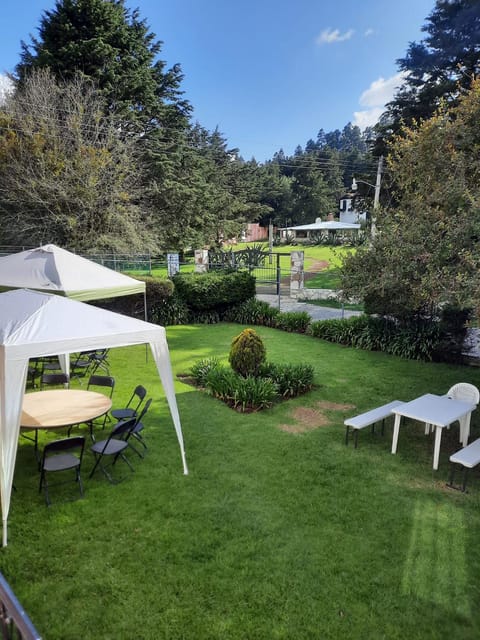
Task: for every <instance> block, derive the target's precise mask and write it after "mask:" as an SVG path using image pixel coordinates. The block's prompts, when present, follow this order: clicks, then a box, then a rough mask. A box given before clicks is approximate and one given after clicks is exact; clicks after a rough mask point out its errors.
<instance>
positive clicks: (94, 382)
mask: <svg viewBox="0 0 480 640" xmlns="http://www.w3.org/2000/svg"><path fill="white" fill-rule="evenodd" d="M90 387H109V388H110V398H111V397H112V394H113V389H114V388H115V378H113V377H112V376H97V375H93V376H90V378H89V379H88V384H87V391H88V390H89V389H90Z"/></svg>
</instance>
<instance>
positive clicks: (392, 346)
mask: <svg viewBox="0 0 480 640" xmlns="http://www.w3.org/2000/svg"><path fill="white" fill-rule="evenodd" d="M309 333H310V334H311V335H312V336H315V337H317V338H322V339H324V340H329V341H330V342H338V343H340V344H345V345H348V346H352V347H357V348H359V349H366V350H369V351H384V352H385V353H389V354H391V355H396V356H400V357H402V358H407V359H410V360H432V358H433V356H434V354H435V353H436V351H437V349H438V344H439V340H440V338H441V333H440V326H439V324H438V323H434V322H412V323H411V324H410V325H408V324H403V325H401V324H399V323H398V322H397V321H396V320H394V319H393V318H383V317H380V318H376V317H371V316H357V317H353V318H347V319H345V320H319V321H317V322H312V324H311V325H310V327H309Z"/></svg>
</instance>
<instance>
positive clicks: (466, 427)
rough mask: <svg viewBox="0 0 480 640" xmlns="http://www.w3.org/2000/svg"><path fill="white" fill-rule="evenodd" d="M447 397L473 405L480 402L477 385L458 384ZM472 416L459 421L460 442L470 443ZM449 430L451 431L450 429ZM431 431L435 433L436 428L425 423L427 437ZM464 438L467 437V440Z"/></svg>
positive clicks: (450, 390)
mask: <svg viewBox="0 0 480 640" xmlns="http://www.w3.org/2000/svg"><path fill="white" fill-rule="evenodd" d="M445 395H446V396H447V398H452V400H463V401H464V402H471V403H472V404H478V403H479V402H480V391H479V390H478V389H477V387H476V386H475V385H473V384H470V383H469V382H458V383H457V384H454V385H453V387H450V389H449V390H448V392H447V393H446V394H445ZM471 415H472V414H471V413H469V414H468V415H466V416H464V417H463V418H462V419H461V420H459V422H460V434H459V441H460V442H468V437H469V435H470V417H471ZM447 428H448V429H449V428H450V427H447ZM431 431H435V427H434V426H433V425H432V424H428V423H425V435H428V434H429V433H430V432H431ZM464 436H466V439H465V440H464Z"/></svg>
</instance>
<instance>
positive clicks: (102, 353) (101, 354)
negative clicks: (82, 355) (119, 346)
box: [90, 349, 110, 376]
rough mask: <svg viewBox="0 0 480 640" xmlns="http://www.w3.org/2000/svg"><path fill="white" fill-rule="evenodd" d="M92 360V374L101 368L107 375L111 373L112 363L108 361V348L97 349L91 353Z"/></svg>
mask: <svg viewBox="0 0 480 640" xmlns="http://www.w3.org/2000/svg"><path fill="white" fill-rule="evenodd" d="M90 361H91V363H92V368H91V370H90V373H91V374H94V373H96V371H97V370H98V369H101V370H102V371H103V372H104V373H105V374H106V375H107V376H108V375H110V364H109V362H108V349H96V350H95V351H92V353H91V354H90Z"/></svg>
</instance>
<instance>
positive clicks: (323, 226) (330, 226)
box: [284, 220, 360, 231]
mask: <svg viewBox="0 0 480 640" xmlns="http://www.w3.org/2000/svg"><path fill="white" fill-rule="evenodd" d="M353 229H360V225H359V224H354V223H349V222H337V221H336V220H328V221H327V222H312V223H311V224H301V225H299V226H297V227H284V230H285V231H325V230H327V231H344V230H347V231H348V230H353Z"/></svg>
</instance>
